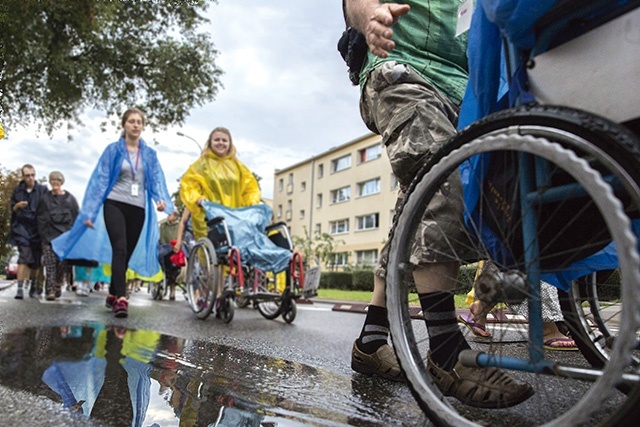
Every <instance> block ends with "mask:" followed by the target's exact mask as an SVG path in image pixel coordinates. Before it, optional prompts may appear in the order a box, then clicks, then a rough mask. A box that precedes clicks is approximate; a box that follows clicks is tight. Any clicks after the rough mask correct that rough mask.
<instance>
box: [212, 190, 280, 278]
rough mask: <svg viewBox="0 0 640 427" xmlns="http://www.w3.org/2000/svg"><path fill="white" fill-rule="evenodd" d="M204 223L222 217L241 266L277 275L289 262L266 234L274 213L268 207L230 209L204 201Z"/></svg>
mask: <svg viewBox="0 0 640 427" xmlns="http://www.w3.org/2000/svg"><path fill="white" fill-rule="evenodd" d="M202 207H203V209H204V210H205V216H206V218H207V221H209V220H211V219H214V218H217V217H223V218H224V220H225V222H226V225H227V227H228V229H229V233H230V234H231V239H232V244H233V246H234V247H236V248H238V249H239V250H240V256H241V258H242V264H243V265H251V266H253V267H256V268H259V269H260V270H262V271H273V272H274V273H278V272H280V271H283V270H285V269H286V268H287V267H288V266H289V263H290V261H291V256H292V254H291V251H290V250H288V249H284V248H281V247H279V246H276V244H275V243H273V242H272V241H271V240H270V239H269V237H268V236H267V235H266V234H265V229H266V228H267V226H268V225H269V223H270V222H271V218H272V216H273V213H272V211H271V208H270V207H269V206H267V205H264V204H262V205H253V206H247V207H244V208H237V209H232V208H228V207H226V206H223V205H220V204H218V203H214V202H210V201H204V202H202Z"/></svg>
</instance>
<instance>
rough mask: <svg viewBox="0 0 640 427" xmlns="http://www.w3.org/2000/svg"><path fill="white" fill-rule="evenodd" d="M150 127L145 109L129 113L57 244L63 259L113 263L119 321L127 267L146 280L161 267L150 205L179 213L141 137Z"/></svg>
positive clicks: (111, 301)
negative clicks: (143, 112) (70, 222)
mask: <svg viewBox="0 0 640 427" xmlns="http://www.w3.org/2000/svg"><path fill="white" fill-rule="evenodd" d="M144 125H145V117H144V114H142V112H141V111H140V110H138V109H136V108H130V109H128V110H127V111H125V113H124V115H123V116H122V128H123V132H122V137H121V138H120V139H119V140H118V141H116V142H114V143H112V144H109V145H108V146H107V148H106V149H105V150H104V152H103V153H102V156H100V160H99V161H98V165H97V166H96V168H95V170H94V171H93V174H92V175H91V179H90V181H89V184H88V185H87V190H86V192H85V196H84V200H83V203H82V209H81V210H80V213H79V214H78V218H77V219H76V222H75V223H74V225H73V228H72V229H71V230H70V231H69V232H67V233H64V234H63V235H61V236H60V237H59V238H57V239H56V240H54V241H53V248H54V250H55V252H56V253H57V254H58V256H59V257H60V258H61V259H67V258H72V259H77V258H79V259H91V260H97V261H100V262H104V263H109V264H111V266H112V274H111V285H110V287H109V296H108V297H107V301H106V306H107V308H109V309H112V310H113V312H114V313H115V315H116V317H127V314H128V301H127V299H126V296H125V295H126V282H125V280H126V271H127V267H129V268H131V269H133V270H135V271H137V272H138V273H140V274H142V275H144V276H153V275H154V274H155V273H157V272H158V270H159V268H160V266H159V264H158V261H157V256H156V253H157V242H158V227H157V226H156V223H157V221H156V216H155V211H154V209H152V208H151V209H150V208H149V207H151V206H153V204H154V203H155V205H156V208H157V209H158V211H164V210H165V209H166V210H167V211H168V212H169V213H171V212H172V211H173V203H172V202H171V196H170V195H169V191H168V190H167V185H166V182H165V178H164V173H163V172H162V168H161V167H160V163H159V162H158V158H157V156H156V152H155V151H154V150H153V149H152V148H150V147H149V146H148V145H147V144H146V143H145V142H144V141H143V140H142V139H141V138H140V134H141V133H142V129H143V128H144ZM107 236H108V238H107ZM141 237H142V238H141Z"/></svg>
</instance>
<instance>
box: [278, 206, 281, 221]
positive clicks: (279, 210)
mask: <svg viewBox="0 0 640 427" xmlns="http://www.w3.org/2000/svg"><path fill="white" fill-rule="evenodd" d="M278 218H282V205H278Z"/></svg>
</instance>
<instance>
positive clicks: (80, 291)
mask: <svg viewBox="0 0 640 427" xmlns="http://www.w3.org/2000/svg"><path fill="white" fill-rule="evenodd" d="M76 296H79V297H88V296H89V285H87V284H86V283H80V284H79V285H78V287H77V288H76Z"/></svg>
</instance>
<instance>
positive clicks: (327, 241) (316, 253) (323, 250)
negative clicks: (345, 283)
mask: <svg viewBox="0 0 640 427" xmlns="http://www.w3.org/2000/svg"><path fill="white" fill-rule="evenodd" d="M292 240H293V245H294V246H295V248H296V249H297V250H299V251H300V252H301V253H302V256H303V257H304V260H305V261H304V262H305V264H306V265H305V267H309V263H310V260H311V259H313V261H314V263H315V265H318V266H319V265H321V264H325V265H327V264H331V263H332V262H333V254H334V253H335V252H336V249H337V248H338V246H339V245H341V244H344V240H335V239H334V238H333V236H331V235H330V234H329V233H320V234H319V233H315V236H311V234H310V233H309V230H307V227H304V236H303V237H300V236H293V237H292Z"/></svg>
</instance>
